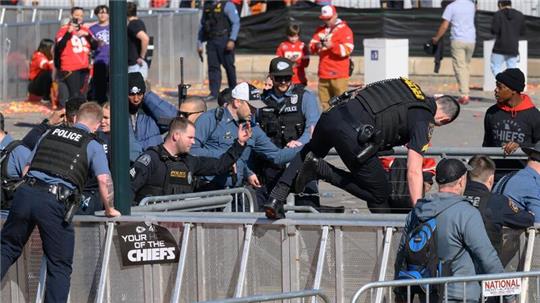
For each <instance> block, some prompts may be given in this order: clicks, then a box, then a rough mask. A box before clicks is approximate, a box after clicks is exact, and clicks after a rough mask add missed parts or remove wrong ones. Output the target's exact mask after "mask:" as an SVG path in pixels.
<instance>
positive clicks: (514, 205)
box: [508, 199, 519, 214]
mask: <svg viewBox="0 0 540 303" xmlns="http://www.w3.org/2000/svg"><path fill="white" fill-rule="evenodd" d="M508 206H509V207H510V209H512V211H513V212H514V213H516V214H517V213H518V212H519V207H518V206H517V205H516V203H515V202H514V201H512V199H508Z"/></svg>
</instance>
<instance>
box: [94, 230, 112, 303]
mask: <svg viewBox="0 0 540 303" xmlns="http://www.w3.org/2000/svg"><path fill="white" fill-rule="evenodd" d="M114 224H115V223H114V222H107V235H106V236H105V248H104V249H103V260H102V261H101V272H100V274H99V284H98V289H97V296H96V303H103V300H104V298H105V286H106V281H107V279H108V277H107V275H108V274H109V260H110V258H111V247H112V239H113V233H114Z"/></svg>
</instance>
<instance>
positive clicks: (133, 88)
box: [128, 72, 146, 94]
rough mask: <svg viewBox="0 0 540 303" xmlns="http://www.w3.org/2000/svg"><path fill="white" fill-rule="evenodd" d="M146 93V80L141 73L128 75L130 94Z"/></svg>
mask: <svg viewBox="0 0 540 303" xmlns="http://www.w3.org/2000/svg"><path fill="white" fill-rule="evenodd" d="M145 92H146V84H145V83H144V78H143V76H142V75H141V73H139V72H135V73H128V93H130V94H139V93H143V94H144V93H145Z"/></svg>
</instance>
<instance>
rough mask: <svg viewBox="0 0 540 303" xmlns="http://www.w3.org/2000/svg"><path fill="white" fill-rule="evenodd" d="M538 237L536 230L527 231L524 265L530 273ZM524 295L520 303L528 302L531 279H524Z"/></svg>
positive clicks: (524, 269)
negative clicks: (535, 242)
mask: <svg viewBox="0 0 540 303" xmlns="http://www.w3.org/2000/svg"><path fill="white" fill-rule="evenodd" d="M535 237H536V229H534V228H529V229H528V230H527V250H526V251H525V264H523V271H530V270H531V263H532V257H533V251H534V240H535ZM537 279H538V278H537ZM522 281H523V282H522V285H523V288H522V290H521V291H522V295H521V296H520V300H519V301H520V303H526V302H528V300H527V292H528V291H529V278H524V279H523V280H522Z"/></svg>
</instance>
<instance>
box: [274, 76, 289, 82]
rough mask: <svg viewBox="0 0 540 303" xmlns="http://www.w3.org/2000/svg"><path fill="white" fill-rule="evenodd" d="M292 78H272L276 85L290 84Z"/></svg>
mask: <svg viewBox="0 0 540 303" xmlns="http://www.w3.org/2000/svg"><path fill="white" fill-rule="evenodd" d="M291 79H292V76H274V81H276V82H277V83H284V82H291Z"/></svg>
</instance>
